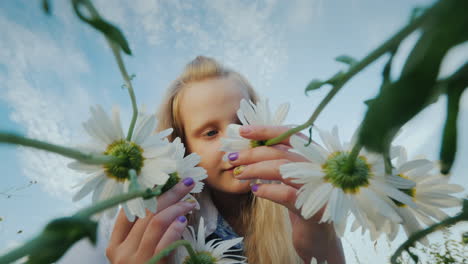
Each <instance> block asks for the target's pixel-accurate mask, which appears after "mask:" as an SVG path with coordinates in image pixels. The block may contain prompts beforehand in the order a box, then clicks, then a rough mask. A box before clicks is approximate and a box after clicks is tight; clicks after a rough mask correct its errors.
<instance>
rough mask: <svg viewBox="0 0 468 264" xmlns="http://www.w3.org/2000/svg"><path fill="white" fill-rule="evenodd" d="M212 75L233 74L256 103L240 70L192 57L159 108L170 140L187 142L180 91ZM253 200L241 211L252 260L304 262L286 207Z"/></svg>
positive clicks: (275, 263)
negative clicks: (300, 257)
mask: <svg viewBox="0 0 468 264" xmlns="http://www.w3.org/2000/svg"><path fill="white" fill-rule="evenodd" d="M212 78H233V79H234V80H237V81H239V82H240V83H241V84H242V85H243V86H244V87H245V89H246V91H247V94H248V96H249V98H250V100H252V101H253V102H254V103H255V102H256V101H257V100H258V99H257V98H258V97H257V94H256V93H255V90H254V89H253V87H252V86H251V85H250V83H249V82H248V81H247V79H245V78H244V77H243V76H242V75H241V74H239V73H238V72H235V71H233V70H231V69H229V68H226V67H224V66H223V65H221V64H219V63H218V62H217V61H216V60H214V59H212V58H208V57H204V56H198V57H196V58H195V59H194V60H193V61H191V62H190V63H189V64H187V66H186V67H185V69H184V70H183V72H182V74H181V75H180V76H179V77H178V78H177V79H176V80H175V81H174V82H172V84H171V85H170V86H169V89H168V91H167V94H166V97H165V98H164V100H163V102H162V104H161V106H160V108H159V111H158V113H157V117H158V131H161V130H164V129H167V128H170V127H172V128H173V129H174V132H173V133H172V135H171V136H170V140H173V139H174V138H176V137H180V138H181V139H182V142H184V144H185V145H187V144H186V143H187V142H186V141H185V140H186V138H185V134H184V127H183V124H182V122H181V118H180V112H179V109H180V104H179V103H180V102H179V94H180V92H181V91H182V89H183V88H184V87H185V86H187V85H188V84H190V83H193V82H199V81H203V80H207V79H212ZM249 201H250V204H249V205H246V206H244V207H243V208H244V210H242V212H241V219H242V226H243V228H244V231H245V234H246V236H245V238H244V245H245V247H244V254H245V256H246V257H247V258H248V262H249V263H255V264H267V263H268V264H270V263H271V264H284V263H302V261H300V259H299V257H298V256H297V254H296V251H295V250H294V247H293V244H292V236H291V233H292V231H291V223H290V220H289V217H288V211H287V209H286V208H285V207H283V206H281V205H279V204H276V203H273V202H271V201H269V200H266V199H262V198H257V197H256V196H253V198H252V199H249Z"/></svg>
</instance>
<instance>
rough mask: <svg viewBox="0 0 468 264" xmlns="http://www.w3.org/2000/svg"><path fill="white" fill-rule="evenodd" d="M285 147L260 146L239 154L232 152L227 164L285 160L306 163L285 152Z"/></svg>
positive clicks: (298, 156) (302, 158)
mask: <svg viewBox="0 0 468 264" xmlns="http://www.w3.org/2000/svg"><path fill="white" fill-rule="evenodd" d="M287 149H289V148H288V147H287V146H286V145H280V146H277V147H269V146H261V147H256V148H251V149H246V150H242V151H240V152H232V153H229V154H228V159H229V162H230V163H231V164H232V165H234V166H239V165H246V164H252V163H255V162H260V161H264V160H278V159H287V160H291V161H306V159H305V158H304V157H302V156H301V155H299V154H296V153H293V152H290V151H287Z"/></svg>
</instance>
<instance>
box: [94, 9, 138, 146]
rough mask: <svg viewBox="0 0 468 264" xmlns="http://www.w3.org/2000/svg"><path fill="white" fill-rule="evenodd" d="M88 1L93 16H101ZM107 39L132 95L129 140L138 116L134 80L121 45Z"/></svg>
mask: <svg viewBox="0 0 468 264" xmlns="http://www.w3.org/2000/svg"><path fill="white" fill-rule="evenodd" d="M86 2H87V3H86V7H88V10H89V12H90V14H91V16H92V17H94V18H99V17H100V15H99V12H98V11H97V10H96V8H95V7H94V6H93V4H92V3H91V1H89V0H86ZM106 40H107V43H108V44H109V46H110V48H111V50H112V53H113V54H114V57H115V60H116V61H117V65H118V66H119V70H120V74H122V77H123V79H124V81H125V85H126V86H127V90H128V93H129V95H130V100H131V101H132V109H133V115H132V121H131V122H130V127H129V128H128V133H127V141H130V140H131V139H132V135H133V129H134V128H135V123H136V120H137V117H138V107H137V104H136V98H135V93H134V92H133V86H132V81H131V79H132V78H131V77H130V76H129V75H128V72H127V69H126V68H125V64H124V62H123V60H122V56H121V55H120V47H119V46H118V45H117V44H115V43H114V42H113V41H112V40H111V39H109V38H107V37H106Z"/></svg>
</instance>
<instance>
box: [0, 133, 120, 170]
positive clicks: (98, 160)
mask: <svg viewBox="0 0 468 264" xmlns="http://www.w3.org/2000/svg"><path fill="white" fill-rule="evenodd" d="M0 143H6V144H18V145H22V146H26V147H32V148H37V149H42V150H46V151H50V152H54V153H57V154H60V155H62V156H65V157H68V158H72V159H76V160H78V161H81V162H83V163H87V164H109V163H116V162H119V159H118V158H117V157H114V156H109V155H103V154H94V153H83V152H81V151H78V150H76V149H73V148H68V147H64V146H59V145H55V144H51V143H47V142H43V141H40V140H36V139H31V138H27V137H23V136H20V135H17V134H15V133H10V132H2V131H0Z"/></svg>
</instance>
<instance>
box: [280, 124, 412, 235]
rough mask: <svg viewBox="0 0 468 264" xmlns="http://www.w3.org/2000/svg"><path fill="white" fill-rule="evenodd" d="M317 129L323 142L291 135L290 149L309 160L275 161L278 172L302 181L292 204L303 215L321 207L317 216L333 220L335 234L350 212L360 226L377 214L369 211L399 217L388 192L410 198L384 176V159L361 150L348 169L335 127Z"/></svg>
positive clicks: (340, 231)
mask: <svg viewBox="0 0 468 264" xmlns="http://www.w3.org/2000/svg"><path fill="white" fill-rule="evenodd" d="M316 129H317V130H318V131H319V135H320V138H321V140H322V142H323V144H324V145H325V147H321V146H320V145H318V144H309V145H308V146H306V144H307V141H306V140H304V139H302V138H300V137H298V136H296V135H293V136H291V139H290V142H291V145H292V147H293V148H292V149H291V150H290V151H292V152H295V153H297V154H300V155H302V156H303V157H305V158H306V159H307V160H308V161H309V162H292V163H288V164H285V165H282V166H281V167H280V173H281V175H282V177H283V178H289V179H291V180H292V181H293V182H295V183H298V184H302V186H301V188H300V189H299V190H298V193H297V200H296V208H297V209H300V210H301V214H302V216H303V217H304V218H306V219H308V218H311V217H312V216H314V215H316V214H317V213H318V212H319V211H320V210H321V209H322V208H324V210H323V214H322V216H321V217H320V220H319V222H332V223H333V224H334V226H335V231H336V232H337V235H339V236H342V235H343V233H344V230H345V227H346V221H347V217H348V215H349V214H353V215H354V217H355V219H356V222H357V224H358V225H359V226H362V228H363V230H366V229H369V228H370V227H372V226H371V224H370V221H371V222H374V221H376V220H377V219H374V218H372V216H373V215H377V216H385V217H387V218H389V219H391V220H392V221H395V222H401V221H402V218H401V217H400V216H399V215H398V214H397V212H395V210H394V209H393V208H392V206H391V205H390V202H389V200H390V199H389V198H388V196H391V197H392V198H393V199H395V200H397V201H405V202H406V201H408V200H411V198H410V197H409V196H407V195H406V194H404V193H402V192H400V191H398V190H397V189H396V188H395V187H393V186H392V185H391V184H388V183H387V182H386V181H385V178H384V170H383V168H384V164H383V159H382V158H380V157H376V156H375V155H374V154H371V153H366V152H365V151H361V152H360V153H359V155H358V157H357V158H356V161H355V165H354V168H355V169H354V170H353V172H352V173H349V172H347V171H346V170H345V169H344V164H346V163H347V160H348V157H349V155H350V151H351V149H348V148H347V147H345V146H346V145H345V144H342V143H341V141H340V139H339V136H338V129H337V128H334V129H333V130H332V132H328V131H324V130H320V129H318V128H316ZM371 201H372V202H371ZM369 212H370V213H369ZM374 212H376V213H375V214H374Z"/></svg>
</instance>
